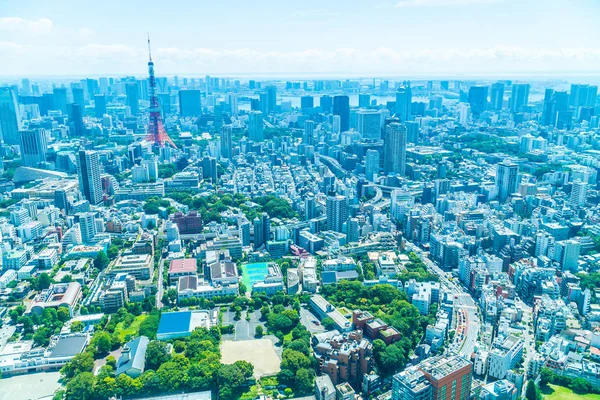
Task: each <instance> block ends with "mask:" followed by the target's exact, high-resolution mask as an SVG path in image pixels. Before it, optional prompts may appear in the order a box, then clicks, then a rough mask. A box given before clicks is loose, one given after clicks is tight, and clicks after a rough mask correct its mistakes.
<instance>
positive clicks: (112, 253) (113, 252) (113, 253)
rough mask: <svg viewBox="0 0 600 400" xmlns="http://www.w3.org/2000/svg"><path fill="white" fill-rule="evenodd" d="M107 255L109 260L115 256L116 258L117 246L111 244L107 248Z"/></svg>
mask: <svg viewBox="0 0 600 400" xmlns="http://www.w3.org/2000/svg"><path fill="white" fill-rule="evenodd" d="M107 256H108V258H109V259H111V260H114V259H115V258H117V257H118V256H119V247H118V246H116V245H114V244H113V245H111V246H110V247H109V248H108V252H107Z"/></svg>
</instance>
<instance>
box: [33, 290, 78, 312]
mask: <svg viewBox="0 0 600 400" xmlns="http://www.w3.org/2000/svg"><path fill="white" fill-rule="evenodd" d="M80 298H81V285H80V284H79V283H78V282H70V283H55V284H52V285H50V287H49V288H48V289H44V290H42V291H41V292H40V294H38V295H37V296H36V298H35V299H34V301H33V302H32V303H31V305H30V308H29V310H28V312H34V313H37V314H41V313H42V312H43V311H44V309H46V308H56V309H57V308H59V307H66V308H67V309H68V310H69V312H70V314H71V315H73V311H74V309H75V306H76V305H77V302H78V301H79V299H80Z"/></svg>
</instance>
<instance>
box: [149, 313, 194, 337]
mask: <svg viewBox="0 0 600 400" xmlns="http://www.w3.org/2000/svg"><path fill="white" fill-rule="evenodd" d="M191 320H192V312H191V311H176V312H169V313H162V315H161V316H160V323H159V324H158V331H157V332H156V334H157V335H161V334H163V335H164V334H169V333H180V332H188V331H189V330H190V322H191Z"/></svg>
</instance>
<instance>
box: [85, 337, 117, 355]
mask: <svg viewBox="0 0 600 400" xmlns="http://www.w3.org/2000/svg"><path fill="white" fill-rule="evenodd" d="M90 345H91V346H93V347H94V348H95V349H96V355H97V356H98V355H102V354H107V353H108V352H109V351H110V349H111V348H112V340H111V335H110V333H108V332H105V331H98V332H96V334H94V337H93V338H92V340H91V341H90Z"/></svg>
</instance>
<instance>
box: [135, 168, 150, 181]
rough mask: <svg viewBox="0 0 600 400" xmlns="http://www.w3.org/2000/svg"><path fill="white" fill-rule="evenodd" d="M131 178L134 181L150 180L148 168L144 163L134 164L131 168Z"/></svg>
mask: <svg viewBox="0 0 600 400" xmlns="http://www.w3.org/2000/svg"><path fill="white" fill-rule="evenodd" d="M131 180H132V181H133V182H135V183H142V182H148V181H149V180H150V175H149V174H148V168H146V166H145V165H134V166H133V168H131Z"/></svg>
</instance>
